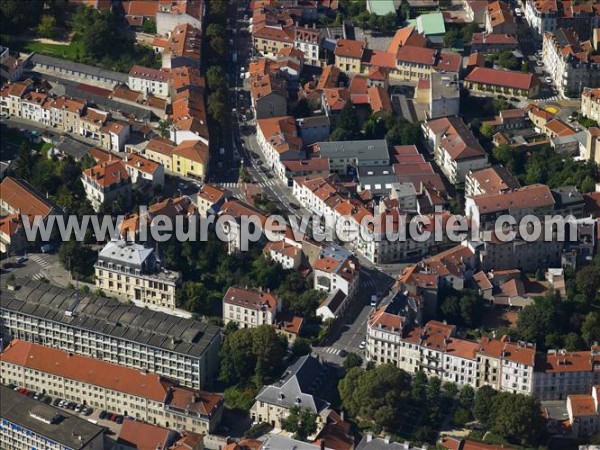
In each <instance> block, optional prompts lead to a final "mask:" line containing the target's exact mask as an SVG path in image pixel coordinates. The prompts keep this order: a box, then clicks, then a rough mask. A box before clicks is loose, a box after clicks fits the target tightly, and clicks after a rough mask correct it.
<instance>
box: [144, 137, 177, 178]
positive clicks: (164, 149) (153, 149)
mask: <svg viewBox="0 0 600 450" xmlns="http://www.w3.org/2000/svg"><path fill="white" fill-rule="evenodd" d="M175 147H176V145H175V144H174V143H173V142H171V141H170V140H169V139H165V138H162V137H159V136H155V137H153V138H152V139H150V140H149V141H148V142H147V143H146V145H145V146H144V148H143V150H142V151H141V154H142V155H143V156H144V157H146V158H148V159H149V160H150V161H154V162H157V163H158V164H160V165H161V166H163V167H164V169H165V170H166V171H169V172H173V151H174V150H175Z"/></svg>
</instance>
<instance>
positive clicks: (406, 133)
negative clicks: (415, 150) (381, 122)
mask: <svg viewBox="0 0 600 450" xmlns="http://www.w3.org/2000/svg"><path fill="white" fill-rule="evenodd" d="M420 136H421V125H420V124H419V122H415V123H410V122H407V121H405V120H403V119H401V120H399V121H398V122H397V123H396V124H395V125H394V126H393V127H392V128H390V130H389V131H388V132H387V134H386V135H385V139H386V140H387V142H388V145H392V146H393V145H415V144H417V143H418V142H419V137H420Z"/></svg>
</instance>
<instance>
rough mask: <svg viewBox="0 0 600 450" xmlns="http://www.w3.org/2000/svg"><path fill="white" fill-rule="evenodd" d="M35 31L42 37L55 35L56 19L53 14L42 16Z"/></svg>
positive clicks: (50, 37)
mask: <svg viewBox="0 0 600 450" xmlns="http://www.w3.org/2000/svg"><path fill="white" fill-rule="evenodd" d="M37 32H38V34H39V35H40V36H42V37H45V38H49V39H52V38H53V37H54V36H56V19H55V18H54V17H53V16H42V18H41V20H40V23H39V25H38V26H37Z"/></svg>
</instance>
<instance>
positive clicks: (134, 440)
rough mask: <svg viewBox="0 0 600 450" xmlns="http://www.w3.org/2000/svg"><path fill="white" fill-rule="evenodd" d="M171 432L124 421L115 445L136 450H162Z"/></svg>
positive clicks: (142, 423) (147, 424)
mask: <svg viewBox="0 0 600 450" xmlns="http://www.w3.org/2000/svg"><path fill="white" fill-rule="evenodd" d="M171 433H172V431H171V430H169V429H167V428H163V427H159V426H157V425H150V424H149V423H144V422H138V421H136V420H125V421H123V426H122V427H121V432H120V433H119V437H118V439H117V443H118V444H121V445H127V446H133V448H136V449H138V450H157V449H164V448H165V445H167V443H168V441H169V435H170V434H171Z"/></svg>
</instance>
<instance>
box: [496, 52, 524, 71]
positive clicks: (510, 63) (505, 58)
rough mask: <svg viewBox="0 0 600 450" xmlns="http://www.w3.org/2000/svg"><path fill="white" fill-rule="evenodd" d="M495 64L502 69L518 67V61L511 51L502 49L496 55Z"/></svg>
mask: <svg viewBox="0 0 600 450" xmlns="http://www.w3.org/2000/svg"><path fill="white" fill-rule="evenodd" d="M496 62H497V64H498V65H499V66H500V67H503V68H504V69H509V70H516V69H518V68H519V62H518V61H517V59H516V58H515V57H514V56H513V54H512V51H510V50H504V51H503V52H501V53H500V54H499V55H498V59H497V61H496Z"/></svg>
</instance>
